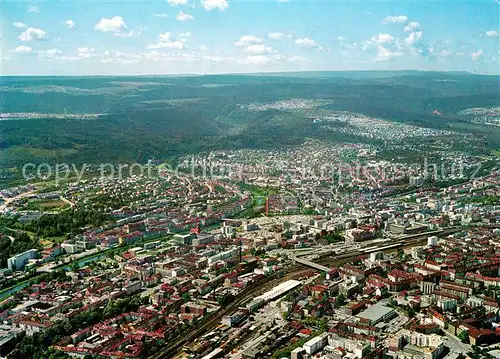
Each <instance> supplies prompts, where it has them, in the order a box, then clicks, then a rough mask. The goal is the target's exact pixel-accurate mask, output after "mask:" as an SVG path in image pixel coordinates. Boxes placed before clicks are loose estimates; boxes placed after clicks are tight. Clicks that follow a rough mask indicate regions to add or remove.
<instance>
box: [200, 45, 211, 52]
mask: <svg viewBox="0 0 500 359" xmlns="http://www.w3.org/2000/svg"><path fill="white" fill-rule="evenodd" d="M199 49H200V51H202V52H205V51H208V50H210V47H209V46H207V45H200V47H199Z"/></svg>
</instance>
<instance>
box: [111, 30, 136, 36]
mask: <svg viewBox="0 0 500 359" xmlns="http://www.w3.org/2000/svg"><path fill="white" fill-rule="evenodd" d="M140 34H141V31H140V30H130V31H128V32H115V33H114V34H113V36H116V37H134V36H138V35H140Z"/></svg>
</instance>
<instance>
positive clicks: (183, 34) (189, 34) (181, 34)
mask: <svg viewBox="0 0 500 359" xmlns="http://www.w3.org/2000/svg"><path fill="white" fill-rule="evenodd" d="M178 36H179V37H189V36H191V33H190V32H189V31H186V32H181V33H180V34H179V35H178Z"/></svg>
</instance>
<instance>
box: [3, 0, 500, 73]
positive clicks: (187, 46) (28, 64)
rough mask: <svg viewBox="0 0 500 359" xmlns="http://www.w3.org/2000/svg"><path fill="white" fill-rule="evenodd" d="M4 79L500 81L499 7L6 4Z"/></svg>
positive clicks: (205, 0)
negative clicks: (311, 74)
mask: <svg viewBox="0 0 500 359" xmlns="http://www.w3.org/2000/svg"><path fill="white" fill-rule="evenodd" d="M2 10H3V11H2V15H1V16H2V28H1V43H2V62H1V65H2V66H1V67H2V74H5V75H16V74H21V75H84V74H89V75H90V74H129V75H132V74H184V73H241V72H264V71H302V70H403V69H417V70H441V71H470V72H475V73H488V74H499V73H500V52H499V49H500V43H499V34H500V29H499V19H500V14H499V11H500V3H499V1H497V0H490V1H486V0H483V1H467V2H459V1H439V2H438V1H415V2H408V1H392V2H380V1H367V0H365V1H362V2H361V1H360V2H355V1H306V0H302V1H298V0H295V1H294V0H288V1H286V0H267V1H236V0H235V1H231V0H165V1H154V0H153V1H146V0H143V1H141V2H138V1H104V2H99V1H78V0H74V1H72V2H64V1H54V0H51V1H46V2H43V1H42V2H20V1H4V2H3V5H2Z"/></svg>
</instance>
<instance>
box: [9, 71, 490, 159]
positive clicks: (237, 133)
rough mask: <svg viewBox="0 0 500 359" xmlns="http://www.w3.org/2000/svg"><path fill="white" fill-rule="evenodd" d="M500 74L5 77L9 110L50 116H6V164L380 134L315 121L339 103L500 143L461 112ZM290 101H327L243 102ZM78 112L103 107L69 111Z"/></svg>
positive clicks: (483, 103) (485, 98) (486, 99)
mask: <svg viewBox="0 0 500 359" xmlns="http://www.w3.org/2000/svg"><path fill="white" fill-rule="evenodd" d="M499 81H500V76H485V75H473V74H469V73H456V72H444V73H443V72H420V71H397V72H394V71H388V72H384V71H355V72H354V71H345V72H332V71H319V72H304V73H265V74H252V75H209V76H157V77H156V76H155V77H152V76H112V77H104V76H102V77H101V76H94V77H74V76H73V77H2V86H0V88H1V91H2V95H1V96H0V106H1V108H2V112H3V113H38V114H46V115H45V116H36V115H35V116H31V117H32V118H29V119H18V120H11V119H10V120H1V119H0V134H1V137H0V149H1V151H0V169H1V168H5V167H10V166H20V165H22V164H23V163H26V162H42V161H44V162H54V163H55V162H62V161H65V162H68V161H71V162H79V163H82V162H86V163H95V162H105V161H106V162H109V161H146V160H147V159H148V158H150V157H156V158H165V157H170V156H177V155H179V154H185V153H193V152H198V151H206V150H212V149H216V148H243V147H258V148H260V147H278V146H287V145H293V144H298V143H301V142H302V141H304V139H306V138H318V139H322V140H325V141H332V142H338V141H345V142H367V141H368V142H374V143H376V142H377V141H376V140H375V139H374V140H368V139H366V138H361V137H357V136H355V135H352V136H345V135H342V136H341V135H339V134H338V133H336V132H335V131H333V132H328V131H326V132H325V131H320V130H319V129H318V127H317V126H313V125H311V121H310V119H308V118H309V117H311V116H314V115H317V114H325V113H326V114H327V113H329V112H331V111H350V112H356V113H362V114H366V115H368V116H372V117H377V118H383V119H387V120H391V121H397V122H404V123H411V124H413V125H416V126H420V127H429V128H444V129H448V130H453V131H457V132H464V133H474V134H476V135H477V136H478V138H480V139H483V144H482V147H481V148H483V149H484V151H489V150H490V149H498V143H500V135H499V130H498V128H494V127H491V126H489V127H485V126H481V125H478V124H476V123H473V122H471V121H470V120H471V118H469V117H467V116H463V115H459V114H458V112H459V111H460V110H463V109H466V108H473V107H492V106H500V100H499V99H500V89H499ZM289 99H308V100H312V101H319V100H321V105H320V106H318V107H317V108H315V109H310V110H301V111H293V112H287V111H285V112H283V111H280V110H277V109H270V110H266V111H252V110H249V109H247V108H245V106H244V105H248V104H253V103H272V102H274V101H283V100H289ZM435 110H437V111H439V113H441V115H440V116H436V115H435V114H433V111H435ZM74 114H99V115H98V116H97V117H96V118H94V119H89V118H87V119H75V118H68V115H74ZM65 116H66V117H65ZM42 117H43V118H42ZM73 117H74V116H73Z"/></svg>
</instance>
